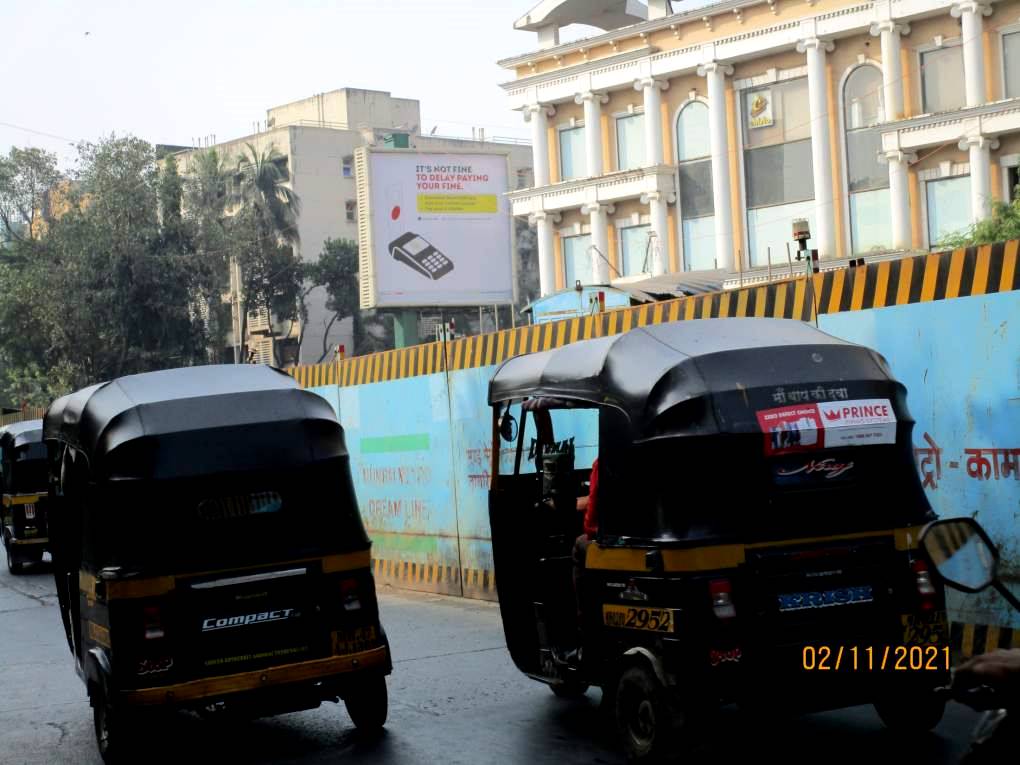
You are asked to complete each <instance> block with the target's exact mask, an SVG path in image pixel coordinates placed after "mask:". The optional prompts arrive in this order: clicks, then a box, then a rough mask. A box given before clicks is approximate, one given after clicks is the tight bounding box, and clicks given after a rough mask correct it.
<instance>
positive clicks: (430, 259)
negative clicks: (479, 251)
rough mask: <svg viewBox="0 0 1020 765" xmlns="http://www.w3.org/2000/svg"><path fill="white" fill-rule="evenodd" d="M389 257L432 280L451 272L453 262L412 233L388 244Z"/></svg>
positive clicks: (409, 232)
mask: <svg viewBox="0 0 1020 765" xmlns="http://www.w3.org/2000/svg"><path fill="white" fill-rule="evenodd" d="M390 255H392V256H393V257H394V258H395V259H396V260H399V261H400V262H401V263H406V264H407V265H408V266H410V267H411V268H413V269H414V270H415V271H417V272H418V273H420V274H421V275H422V276H426V277H428V278H429V279H433V280H435V279H441V278H442V277H444V276H446V274H448V273H450V271H452V270H453V261H451V260H450V259H449V258H448V257H446V256H445V255H444V254H443V253H441V252H440V251H439V250H437V249H436V248H435V246H434V245H432V244H430V243H429V242H427V241H426V240H425V239H423V238H422V237H420V236H419V235H418V234H415V233H414V232H412V231H408V232H407V233H406V234H404V235H403V236H401V237H400V238H399V239H394V240H393V241H392V242H390Z"/></svg>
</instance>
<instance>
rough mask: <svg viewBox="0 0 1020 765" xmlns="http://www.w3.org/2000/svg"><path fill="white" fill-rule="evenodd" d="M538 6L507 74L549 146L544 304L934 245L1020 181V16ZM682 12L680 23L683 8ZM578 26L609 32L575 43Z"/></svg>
mask: <svg viewBox="0 0 1020 765" xmlns="http://www.w3.org/2000/svg"><path fill="white" fill-rule="evenodd" d="M682 7H683V4H682V3H679V2H674V3H673V4H672V6H671V4H670V3H669V2H668V0H648V4H647V6H646V5H643V4H640V3H636V2H634V1H633V0H598V1H597V2H585V1H582V0H543V2H541V3H539V5H538V6H536V7H535V8H534V9H532V10H531V11H530V12H529V13H528V14H526V15H525V16H524V17H522V18H521V19H520V20H518V21H517V23H516V24H515V27H516V28H518V29H521V30H526V31H531V32H534V33H536V35H537V44H538V47H537V49H536V50H533V51H532V52H530V53H525V54H523V55H519V56H512V57H510V58H507V59H504V60H503V61H501V62H499V63H500V65H501V66H503V67H504V68H506V69H507V70H509V71H510V72H512V73H513V79H512V80H511V81H510V82H507V83H505V84H504V85H503V88H504V89H505V90H506V92H507V94H508V96H509V98H510V102H511V106H512V108H513V109H516V110H518V111H520V112H521V113H522V115H523V117H524V119H525V120H526V121H529V122H530V124H531V129H532V137H533V140H532V144H533V149H534V157H535V187H534V188H531V189H527V190H523V191H519V192H515V193H513V194H512V199H513V210H514V213H515V215H518V216H528V217H529V218H530V219H531V220H532V221H533V222H534V223H535V225H536V227H537V231H538V246H539V261H540V269H541V274H542V292H543V294H546V293H548V292H551V291H554V290H555V289H559V288H562V287H564V286H570V285H573V283H574V281H575V279H579V280H580V281H581V282H584V283H591V282H598V283H607V282H611V281H614V280H617V279H621V278H623V279H627V278H635V277H640V275H641V274H648V275H652V276H655V275H659V274H663V273H668V272H682V271H689V270H701V269H712V268H719V269H725V270H726V271H727V272H734V271H740V272H742V274H743V275H747V272H748V271H749V270H755V269H765V268H767V267H768V262H769V260H771V261H772V263H773V264H779V263H782V264H783V265H784V266H785V264H786V262H787V260H786V258H787V243H788V242H789V240H790V231H791V224H792V222H793V220H795V219H798V218H803V219H807V220H808V221H809V222H810V226H811V231H812V234H813V240H812V241H811V242H810V243H809V244H810V246H812V247H814V248H817V249H818V250H819V254H820V257H821V258H823V259H829V260H834V259H845V258H850V257H852V256H857V255H861V254H865V255H867V254H874V253H890V252H895V251H903V250H925V249H928V248H932V247H935V246H937V245H938V243H939V242H940V241H941V240H942V239H943V238H944V237H945V236H946V235H947V234H950V233H952V232H955V231H959V230H961V229H965V228H966V227H967V226H969V225H970V224H971V223H973V222H974V221H977V220H980V219H981V218H983V217H985V216H987V215H988V213H989V210H990V208H991V205H992V203H993V202H994V201H996V200H1008V199H1010V198H1011V194H1012V190H1013V189H1014V188H1015V187H1016V185H1017V182H1018V180H1020V176H1018V166H1020V2H1018V0H1001V1H995V0H864V1H863V2H862V0H724V2H718V3H715V4H712V5H708V6H704V7H700V8H697V9H695V10H690V11H681V10H680V9H682ZM674 8H675V9H676V10H678V11H680V12H673V9H674ZM571 23H585V24H591V25H594V26H597V27H600V28H601V29H603V30H604V32H603V33H601V34H598V35H595V36H593V37H589V38H587V39H583V40H578V41H576V42H569V43H564V44H561V43H560V42H559V29H560V28H561V27H564V26H566V25H568V24H571Z"/></svg>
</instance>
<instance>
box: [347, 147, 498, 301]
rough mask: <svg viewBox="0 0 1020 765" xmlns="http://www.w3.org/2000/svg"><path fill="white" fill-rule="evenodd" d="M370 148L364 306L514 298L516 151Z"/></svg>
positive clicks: (365, 165) (362, 188)
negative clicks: (512, 168)
mask: <svg viewBox="0 0 1020 765" xmlns="http://www.w3.org/2000/svg"><path fill="white" fill-rule="evenodd" d="M362 151H363V152H364V153H363V154H362V155H361V157H359V159H360V160H361V161H359V163H358V171H359V173H363V174H364V178H359V184H358V185H359V203H360V206H361V215H362V216H363V220H362V223H361V225H362V230H361V236H360V242H359V244H360V249H361V273H362V279H363V280H364V279H365V278H366V277H367V279H368V283H367V285H365V284H363V290H362V307H363V308H367V307H380V308H386V307H414V306H443V305H449V306H454V305H492V304H494V303H509V302H512V301H513V297H514V294H513V293H514V289H513V279H514V275H513V253H512V233H511V232H512V229H511V216H510V202H509V200H508V199H507V198H506V196H505V195H506V193H507V192H508V191H509V189H510V186H509V161H508V157H507V155H506V154H482V153H433V152H417V151H386V150H381V151H379V150H362ZM366 203H367V204H366ZM366 223H367V226H366V225H365V224H366ZM365 287H367V289H365Z"/></svg>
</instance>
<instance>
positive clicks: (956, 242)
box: [939, 199, 1020, 249]
mask: <svg viewBox="0 0 1020 765" xmlns="http://www.w3.org/2000/svg"><path fill="white" fill-rule="evenodd" d="M1008 239H1020V199H1014V200H1013V201H1012V202H1009V203H1006V202H995V203H993V205H992V214H991V215H990V216H989V217H987V218H985V219H984V220H980V221H978V222H977V223H975V224H974V225H972V226H971V227H970V228H968V229H965V230H964V231H962V232H959V233H956V234H952V235H950V236H947V237H943V239H942V240H941V241H940V242H939V246H940V247H945V248H947V249H949V248H956V247H970V246H972V245H977V244H991V243H992V242H1004V241H1006V240H1008Z"/></svg>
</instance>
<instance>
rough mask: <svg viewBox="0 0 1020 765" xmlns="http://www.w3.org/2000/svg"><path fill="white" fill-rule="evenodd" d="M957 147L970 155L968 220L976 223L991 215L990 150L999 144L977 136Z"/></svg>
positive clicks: (993, 140) (965, 139)
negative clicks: (967, 151)
mask: <svg viewBox="0 0 1020 765" xmlns="http://www.w3.org/2000/svg"><path fill="white" fill-rule="evenodd" d="M959 146H960V149H961V150H964V149H966V150H969V153H970V219H971V221H972V222H974V223H977V222H978V221H980V220H984V219H985V218H987V217H988V216H989V215H991V213H992V181H991V174H992V158H991V153H990V150H991V149H997V148H999V142H998V141H996V140H995V139H991V138H985V137H984V136H980V135H977V136H969V137H967V138H964V139H963V140H962V141H960V144H959Z"/></svg>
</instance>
